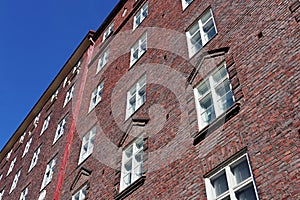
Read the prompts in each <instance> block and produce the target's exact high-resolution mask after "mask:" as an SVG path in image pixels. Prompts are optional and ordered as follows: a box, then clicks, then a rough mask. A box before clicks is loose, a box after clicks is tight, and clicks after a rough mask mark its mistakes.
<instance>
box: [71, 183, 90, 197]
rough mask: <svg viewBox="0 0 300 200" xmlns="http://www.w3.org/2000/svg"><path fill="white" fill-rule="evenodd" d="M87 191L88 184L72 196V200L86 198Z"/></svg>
mask: <svg viewBox="0 0 300 200" xmlns="http://www.w3.org/2000/svg"><path fill="white" fill-rule="evenodd" d="M86 193H87V185H84V186H83V187H82V188H81V189H80V190H79V191H78V192H76V193H75V194H74V195H73V196H72V200H84V199H85V197H86Z"/></svg>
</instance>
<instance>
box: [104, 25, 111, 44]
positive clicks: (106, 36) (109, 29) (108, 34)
mask: <svg viewBox="0 0 300 200" xmlns="http://www.w3.org/2000/svg"><path fill="white" fill-rule="evenodd" d="M113 31H114V23H112V24H110V25H109V27H108V28H107V29H106V31H105V32H104V34H103V41H104V40H106V38H108V37H109V36H110V34H111V33H112V32H113Z"/></svg>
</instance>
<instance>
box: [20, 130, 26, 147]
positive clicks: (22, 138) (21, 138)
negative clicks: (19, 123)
mask: <svg viewBox="0 0 300 200" xmlns="http://www.w3.org/2000/svg"><path fill="white" fill-rule="evenodd" d="M25 136H26V132H24V133H23V134H22V136H21V137H20V140H19V143H20V144H23V142H24V139H25Z"/></svg>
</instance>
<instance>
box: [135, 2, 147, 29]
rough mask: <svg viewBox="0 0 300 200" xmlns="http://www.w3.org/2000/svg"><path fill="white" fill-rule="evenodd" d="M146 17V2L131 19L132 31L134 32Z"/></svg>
mask: <svg viewBox="0 0 300 200" xmlns="http://www.w3.org/2000/svg"><path fill="white" fill-rule="evenodd" d="M147 16H148V2H146V3H145V4H144V5H143V7H142V8H141V9H140V10H139V11H138V12H137V13H136V15H135V16H134V18H133V30H135V29H136V28H137V27H138V26H139V25H140V24H141V23H142V22H143V21H144V19H145V18H146V17H147Z"/></svg>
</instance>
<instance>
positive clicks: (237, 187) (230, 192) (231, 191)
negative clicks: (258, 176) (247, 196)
mask: <svg viewBox="0 0 300 200" xmlns="http://www.w3.org/2000/svg"><path fill="white" fill-rule="evenodd" d="M244 161H246V162H247V169H248V173H249V175H250V176H249V177H248V178H246V179H244V180H242V181H241V182H240V183H235V176H234V172H232V168H234V167H236V166H238V165H239V164H241V163H242V162H244ZM223 174H225V177H226V183H227V188H228V189H227V190H226V191H224V192H222V193H221V194H219V195H218V196H216V194H215V191H214V186H213V184H212V180H214V179H216V178H218V177H220V176H221V175H223ZM204 181H205V189H206V194H207V199H208V200H222V199H225V198H229V199H234V200H235V199H236V195H235V194H236V193H237V192H239V191H243V190H245V189H247V188H249V187H253V190H254V193H255V197H256V199H257V200H259V197H258V192H257V187H256V185H255V181H254V176H253V172H252V168H251V165H250V160H249V156H248V154H247V153H244V154H242V155H241V156H239V157H238V158H237V159H234V160H233V161H231V162H229V163H228V164H226V165H223V167H222V168H221V169H219V170H218V171H216V172H215V173H214V174H212V175H211V176H209V177H206V178H205V180H204Z"/></svg>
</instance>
